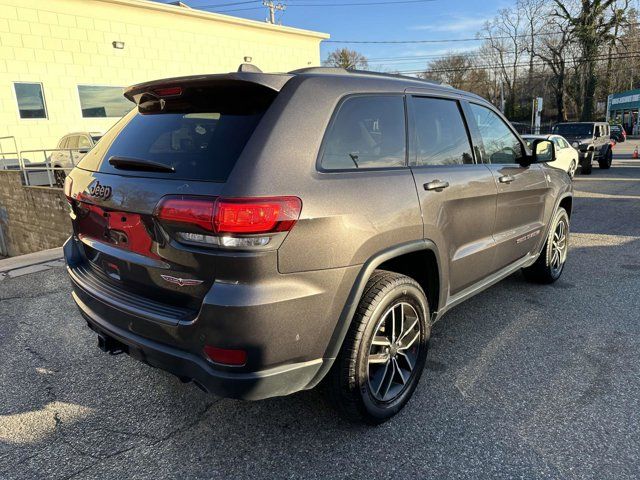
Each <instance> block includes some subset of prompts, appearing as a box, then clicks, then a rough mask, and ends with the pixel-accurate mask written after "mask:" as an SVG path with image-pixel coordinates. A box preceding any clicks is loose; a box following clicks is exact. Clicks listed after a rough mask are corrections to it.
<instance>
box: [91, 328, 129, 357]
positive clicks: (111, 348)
mask: <svg viewBox="0 0 640 480" xmlns="http://www.w3.org/2000/svg"><path fill="white" fill-rule="evenodd" d="M98 348H99V349H100V350H102V351H103V352H107V353H108V354H110V355H120V354H121V353H126V351H127V346H126V345H124V344H122V343H120V342H119V341H117V340H115V339H113V338H111V337H107V336H106V335H103V334H101V333H99V334H98Z"/></svg>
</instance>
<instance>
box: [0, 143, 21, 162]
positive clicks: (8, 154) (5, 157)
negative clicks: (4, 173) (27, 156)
mask: <svg viewBox="0 0 640 480" xmlns="http://www.w3.org/2000/svg"><path fill="white" fill-rule="evenodd" d="M7 145H9V146H8V147H7ZM7 148H8V151H6V150H7ZM19 157H20V153H19V152H18V144H17V143H16V139H15V137H0V169H2V170H9V169H11V168H13V169H16V170H17V169H18V163H19V162H18V159H19Z"/></svg>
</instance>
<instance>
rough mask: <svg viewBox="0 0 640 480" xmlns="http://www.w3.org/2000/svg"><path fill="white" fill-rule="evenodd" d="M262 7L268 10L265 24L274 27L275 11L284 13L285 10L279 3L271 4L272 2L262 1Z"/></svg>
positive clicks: (271, 0)
mask: <svg viewBox="0 0 640 480" xmlns="http://www.w3.org/2000/svg"><path fill="white" fill-rule="evenodd" d="M262 5H264V6H265V7H267V8H268V9H269V18H268V19H267V23H270V24H272V25H275V23H276V10H280V11H282V12H284V10H285V9H286V8H287V7H286V6H285V5H283V4H281V3H278V4H275V3H273V0H263V1H262Z"/></svg>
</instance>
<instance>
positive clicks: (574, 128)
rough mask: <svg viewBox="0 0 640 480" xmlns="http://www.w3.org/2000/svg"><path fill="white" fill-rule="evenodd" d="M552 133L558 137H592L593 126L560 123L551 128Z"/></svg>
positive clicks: (589, 124) (588, 124)
mask: <svg viewBox="0 0 640 480" xmlns="http://www.w3.org/2000/svg"><path fill="white" fill-rule="evenodd" d="M553 133H557V134H558V135H568V136H574V137H577V136H580V137H590V136H591V135H593V124H591V123H561V124H559V125H556V126H555V127H553Z"/></svg>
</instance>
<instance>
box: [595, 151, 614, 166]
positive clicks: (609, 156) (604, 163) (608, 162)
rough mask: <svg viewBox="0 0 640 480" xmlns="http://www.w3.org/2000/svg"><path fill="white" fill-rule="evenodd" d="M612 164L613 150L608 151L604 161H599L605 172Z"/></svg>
mask: <svg viewBox="0 0 640 480" xmlns="http://www.w3.org/2000/svg"><path fill="white" fill-rule="evenodd" d="M611 162H613V152H612V151H611V149H608V150H607V154H606V155H605V157H604V158H603V159H602V160H598V165H600V168H601V169H603V170H609V169H610V168H611Z"/></svg>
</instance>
